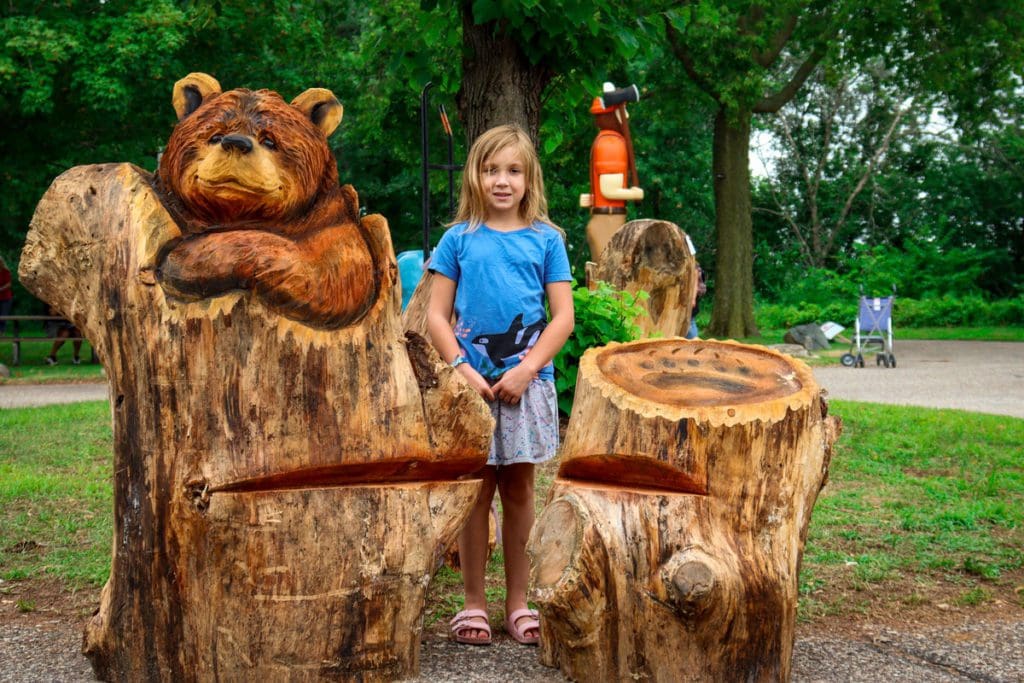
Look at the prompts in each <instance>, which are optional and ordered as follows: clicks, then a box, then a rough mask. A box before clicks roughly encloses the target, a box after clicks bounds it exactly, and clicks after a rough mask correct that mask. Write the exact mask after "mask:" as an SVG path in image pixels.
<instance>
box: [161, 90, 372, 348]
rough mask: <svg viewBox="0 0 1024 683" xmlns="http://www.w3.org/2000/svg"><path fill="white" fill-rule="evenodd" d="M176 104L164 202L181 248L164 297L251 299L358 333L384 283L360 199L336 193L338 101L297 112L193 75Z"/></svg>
mask: <svg viewBox="0 0 1024 683" xmlns="http://www.w3.org/2000/svg"><path fill="white" fill-rule="evenodd" d="M173 103H174V109H175V111H176V112H177V114H178V119H179V121H178V124H177V126H175V128H174V132H173V133H171V137H170V140H169V141H168V143H167V147H166V150H165V152H164V154H163V157H162V159H161V161H160V169H159V182H158V191H159V192H160V194H161V197H162V198H163V199H164V201H165V203H166V204H167V206H168V208H169V209H170V210H171V212H172V214H173V215H174V216H175V218H176V220H177V222H178V224H179V227H180V228H181V231H182V234H183V237H182V238H181V239H180V240H178V241H176V242H174V243H172V244H169V245H167V247H166V248H165V250H164V255H163V256H162V260H161V262H160V268H159V275H158V277H159V279H160V283H161V285H162V286H163V287H164V290H165V291H166V292H167V293H168V294H169V295H170V296H171V297H174V298H179V299H185V300H198V299H205V298H209V297H214V296H217V295H219V294H223V293H226V292H228V291H231V290H238V289H242V290H251V291H252V292H254V293H255V295H256V296H257V297H259V298H260V299H261V300H262V301H263V303H264V304H265V305H266V306H267V307H268V308H269V309H270V310H273V311H275V312H277V313H279V314H280V315H283V316H285V317H288V318H291V319H293V320H298V321H300V322H303V323H306V324H308V325H311V326H314V327H321V328H328V329H333V328H338V327H344V326H346V325H351V324H354V323H355V322H358V321H359V319H360V318H362V317H363V315H365V314H366V312H367V311H368V310H369V309H370V307H371V306H372V305H373V303H374V301H376V299H377V296H378V292H379V287H380V277H379V274H378V272H377V271H378V264H377V263H376V261H377V260H378V259H377V258H376V257H375V254H374V250H373V249H372V248H371V247H370V244H371V242H370V236H369V235H368V234H367V232H366V231H367V229H368V226H366V225H361V224H360V220H359V207H358V201H359V200H358V197H357V195H356V192H355V190H354V189H353V188H352V186H351V185H344V186H341V187H339V185H338V169H337V165H336V163H335V160H334V155H333V154H332V153H331V150H330V148H329V147H328V145H327V136H329V135H330V134H331V133H332V132H334V130H335V128H337V126H338V124H339V123H340V122H341V116H342V106H341V104H340V103H339V102H338V100H337V98H335V96H334V94H333V93H331V91H329V90H325V89H323V88H312V89H310V90H307V91H306V92H304V93H302V94H301V95H299V96H298V97H296V98H295V99H294V100H293V101H292V102H291V104H288V103H286V102H285V101H284V100H283V99H281V97H280V96H279V95H278V94H277V93H275V92H271V91H268V90H257V91H251V90H246V89H241V88H240V89H237V90H230V91H228V92H221V88H220V84H219V83H217V81H216V80H215V79H214V78H213V77H211V76H209V75H207V74H201V73H193V74H189V75H188V76H186V77H185V78H183V79H181V80H180V81H178V82H177V83H176V84H175V86H174V97H173Z"/></svg>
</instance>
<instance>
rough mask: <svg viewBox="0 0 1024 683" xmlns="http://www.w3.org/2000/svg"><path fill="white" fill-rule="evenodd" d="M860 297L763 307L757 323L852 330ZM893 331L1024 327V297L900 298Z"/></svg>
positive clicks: (776, 327) (779, 327) (775, 327)
mask: <svg viewBox="0 0 1024 683" xmlns="http://www.w3.org/2000/svg"><path fill="white" fill-rule="evenodd" d="M858 300H859V299H858V297H857V296H852V297H850V298H849V300H846V301H842V302H838V301H837V302H835V303H831V304H827V305H824V306H823V305H820V304H817V303H813V302H808V303H803V304H760V305H758V307H757V310H756V318H757V323H758V325H759V326H760V327H762V328H764V329H769V330H784V329H789V328H790V327H793V326H794V325H802V324H804V323H823V322H825V321H828V320H832V321H835V322H837V323H839V324H840V325H846V326H851V327H852V325H853V321H854V319H855V318H856V317H857V302H858ZM892 321H893V328H895V329H898V328H900V327H903V328H915V327H986V326H994V327H999V326H1008V325H1015V326H1017V325H1024V296H1018V297H1017V298H1015V299H1002V300H1000V301H986V300H985V299H983V298H982V297H980V296H977V295H967V296H963V297H952V296H943V297H936V298H931V299H922V300H918V299H907V298H903V297H901V296H899V293H897V295H896V301H895V302H894V304H893V313H892Z"/></svg>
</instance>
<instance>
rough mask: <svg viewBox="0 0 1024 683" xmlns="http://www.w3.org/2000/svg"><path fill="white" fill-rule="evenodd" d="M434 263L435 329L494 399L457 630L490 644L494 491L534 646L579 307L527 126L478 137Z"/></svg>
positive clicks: (516, 633)
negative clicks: (564, 386)
mask: <svg viewBox="0 0 1024 683" xmlns="http://www.w3.org/2000/svg"><path fill="white" fill-rule="evenodd" d="M430 270H431V271H433V272H434V278H433V282H432V285H431V294H430V304H429V307H428V311H427V327H428V329H429V331H430V336H431V338H432V339H433V342H434V345H435V346H436V347H437V350H438V351H439V352H440V354H441V356H442V357H443V358H444V360H445V361H447V362H448V363H449V364H450V365H451V366H452V367H454V368H456V370H457V371H458V372H460V373H461V374H462V376H463V377H465V379H466V381H467V382H469V384H470V386H472V387H473V388H474V389H476V390H477V391H478V392H480V395H481V396H483V397H484V398H485V399H486V400H487V401H488V403H489V404H490V406H491V413H492V414H493V415H494V419H495V429H494V436H493V438H492V440H491V454H490V457H489V458H488V460H487V465H486V466H485V467H484V468H483V470H481V472H480V473H479V476H481V477H482V478H483V488H482V490H481V492H480V497H479V498H478V499H477V501H476V504H475V505H474V506H473V509H472V511H471V512H470V515H469V519H468V521H467V522H466V526H465V527H464V528H463V530H462V532H461V533H460V534H459V558H460V561H461V564H462V580H463V587H464V590H465V594H466V599H465V609H464V610H463V611H461V612H459V613H458V614H457V615H455V618H454V619H452V624H451V626H452V637H453V638H454V639H455V640H456V641H458V642H460V643H470V644H473V645H487V644H489V643H490V642H491V628H490V624H489V622H488V619H487V598H486V597H485V595H484V571H485V567H486V563H487V540H488V522H489V517H488V515H489V513H490V507H491V500H492V499H493V498H494V491H495V489H497V490H498V493H499V494H500V495H501V505H502V509H503V511H504V514H503V518H502V542H503V550H504V556H505V614H506V615H507V616H506V619H505V629H506V630H507V631H508V633H509V634H510V635H511V636H512V637H513V638H515V639H516V640H517V641H519V642H520V643H523V644H525V645H536V644H537V642H538V640H539V638H540V623H539V622H538V621H537V613H536V611H534V610H529V609H528V608H527V606H526V583H527V575H528V573H529V564H528V561H527V558H526V541H527V538H528V537H529V534H530V529H531V527H532V526H533V505H534V503H533V475H534V465H535V464H536V463H541V462H544V461H546V460H550V459H551V458H553V457H554V455H555V450H556V449H557V448H558V405H557V402H556V399H555V385H554V372H553V368H552V365H551V359H552V358H554V356H555V354H556V353H558V350H559V349H561V348H562V344H564V343H565V340H566V339H568V337H569V334H570V333H571V332H572V328H573V305H572V288H571V284H570V282H571V280H572V275H571V273H570V272H569V259H568V257H567V255H566V252H565V244H564V242H563V238H562V232H561V230H560V229H559V228H556V227H555V226H554V224H553V223H551V221H550V219H548V217H547V199H546V198H545V196H544V179H543V177H542V175H541V170H540V162H539V160H538V159H537V152H536V150H534V148H533V144H532V143H531V142H530V138H529V137H527V135H526V133H525V132H523V130H522V129H521V128H518V127H517V126H499V127H497V128H492V129H490V130H488V131H487V132H485V133H484V134H483V135H481V136H480V137H479V138H477V140H476V142H474V143H473V146H472V148H471V149H470V151H469V158H468V159H467V160H466V168H465V171H464V172H463V177H462V190H461V193H460V195H459V210H458V214H457V215H456V217H455V221H454V223H453V224H452V227H451V228H450V229H449V230H448V231H447V232H446V233H445V234H444V237H442V238H441V242H440V243H439V244H438V245H437V249H435V250H434V253H433V254H432V256H431V262H430ZM545 298H546V299H547V303H548V305H549V307H550V310H551V319H550V320H548V319H547V315H546V314H545V310H544V301H545ZM453 308H454V311H455V315H456V323H455V328H454V329H452V326H451V322H450V321H451V315H452V310H453Z"/></svg>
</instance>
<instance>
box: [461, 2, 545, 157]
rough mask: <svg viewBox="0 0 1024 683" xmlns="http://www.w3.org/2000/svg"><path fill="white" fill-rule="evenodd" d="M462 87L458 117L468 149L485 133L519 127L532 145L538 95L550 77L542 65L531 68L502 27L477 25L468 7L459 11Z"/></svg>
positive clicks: (470, 5)
mask: <svg viewBox="0 0 1024 683" xmlns="http://www.w3.org/2000/svg"><path fill="white" fill-rule="evenodd" d="M461 9H462V41H463V43H464V48H463V58H462V84H461V86H460V88H459V92H458V95H457V96H456V103H457V105H458V108H459V118H460V119H461V120H462V121H463V123H464V125H465V126H466V141H467V143H468V144H472V143H473V141H474V140H476V139H477V137H478V136H479V135H480V134H481V133H483V132H484V131H486V130H487V129H488V128H492V127H494V126H498V125H501V124H506V123H514V124H518V125H519V126H520V127H522V129H523V130H525V131H526V132H527V133H528V134H529V136H530V138H531V139H532V140H533V142H534V144H537V134H538V131H539V129H540V108H541V106H540V96H541V94H542V93H543V92H544V88H545V87H547V84H548V82H550V80H551V77H552V71H551V69H550V68H548V67H547V66H546V65H544V64H531V63H530V60H529V59H528V58H527V57H526V55H525V54H524V53H523V50H522V47H521V46H520V45H519V43H518V42H516V41H515V40H513V39H512V38H511V37H509V36H508V35H507V34H506V33H505V32H504V30H503V27H502V25H501V23H499V22H495V21H490V22H487V23H484V24H477V23H476V22H475V20H474V18H473V3H471V2H463V3H462V6H461Z"/></svg>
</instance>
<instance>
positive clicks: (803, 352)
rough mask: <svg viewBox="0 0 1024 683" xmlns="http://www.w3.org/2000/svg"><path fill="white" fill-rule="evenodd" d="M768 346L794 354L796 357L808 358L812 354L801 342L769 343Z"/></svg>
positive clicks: (788, 354) (781, 351) (790, 354)
mask: <svg viewBox="0 0 1024 683" xmlns="http://www.w3.org/2000/svg"><path fill="white" fill-rule="evenodd" d="M768 348H769V349H775V350H776V351H779V352H780V353H784V354H786V355H787V356H793V357H794V358H807V357H808V356H810V355H811V354H809V353H808V352H807V349H805V348H804V347H802V346H800V345H799V344H769V345H768Z"/></svg>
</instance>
